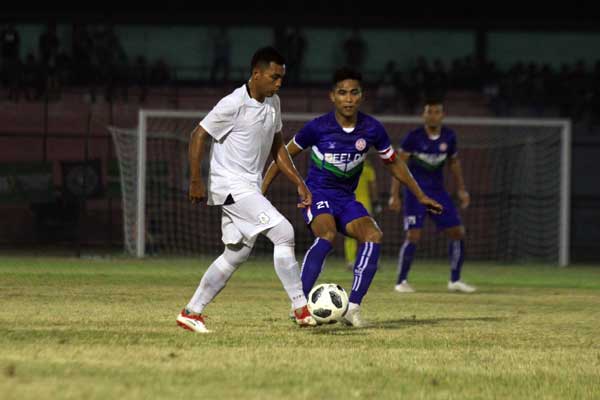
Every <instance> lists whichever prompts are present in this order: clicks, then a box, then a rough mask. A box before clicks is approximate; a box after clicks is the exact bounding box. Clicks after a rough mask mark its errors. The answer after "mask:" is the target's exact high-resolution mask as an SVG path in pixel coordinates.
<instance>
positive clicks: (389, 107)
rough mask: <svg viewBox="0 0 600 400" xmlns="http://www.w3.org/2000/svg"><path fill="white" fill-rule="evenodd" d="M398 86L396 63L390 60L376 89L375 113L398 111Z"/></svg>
mask: <svg viewBox="0 0 600 400" xmlns="http://www.w3.org/2000/svg"><path fill="white" fill-rule="evenodd" d="M398 86H399V85H398V71H397V70H396V63H395V62H394V61H393V60H389V61H388V62H387V63H386V65H385V69H384V70H383V73H382V75H381V78H380V80H379V82H378V84H377V89H376V91H375V109H374V111H375V113H384V112H387V111H390V112H393V113H396V112H398V89H399V88H398Z"/></svg>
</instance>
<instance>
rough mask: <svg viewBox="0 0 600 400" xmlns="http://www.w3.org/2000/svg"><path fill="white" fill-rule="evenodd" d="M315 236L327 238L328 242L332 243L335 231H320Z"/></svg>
mask: <svg viewBox="0 0 600 400" xmlns="http://www.w3.org/2000/svg"><path fill="white" fill-rule="evenodd" d="M317 236H318V237H320V238H321V239H325V240H327V241H328V242H329V243H333V241H334V240H335V232H334V231H325V232H321V233H319V234H318V235H317Z"/></svg>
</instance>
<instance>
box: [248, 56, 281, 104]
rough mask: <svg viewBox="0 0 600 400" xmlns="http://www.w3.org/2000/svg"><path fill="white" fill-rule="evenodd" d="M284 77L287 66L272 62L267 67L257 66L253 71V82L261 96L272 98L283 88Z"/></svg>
mask: <svg viewBox="0 0 600 400" xmlns="http://www.w3.org/2000/svg"><path fill="white" fill-rule="evenodd" d="M284 75H285V65H279V64H276V63H274V62H273V61H271V62H270V63H269V65H268V66H267V67H264V66H263V67H261V66H260V65H259V66H256V67H255V68H254V70H253V71H252V80H253V81H254V83H255V85H256V88H257V89H258V91H259V92H260V93H259V94H260V95H262V96H265V97H271V96H273V95H274V94H275V93H277V92H278V91H279V88H281V84H282V83H283V77H284Z"/></svg>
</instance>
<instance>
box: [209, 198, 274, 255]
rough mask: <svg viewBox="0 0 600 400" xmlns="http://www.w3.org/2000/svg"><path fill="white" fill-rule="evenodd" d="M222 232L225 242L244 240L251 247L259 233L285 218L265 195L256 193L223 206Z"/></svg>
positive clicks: (235, 242) (233, 242) (234, 242)
mask: <svg viewBox="0 0 600 400" xmlns="http://www.w3.org/2000/svg"><path fill="white" fill-rule="evenodd" d="M221 209H222V211H223V215H222V217H221V232H222V234H223V236H222V240H223V243H224V244H226V245H227V244H238V243H241V242H243V243H244V244H246V245H247V246H249V247H253V246H254V242H255V241H256V238H257V236H258V234H259V233H261V232H264V231H265V230H267V229H269V228H272V227H274V226H275V225H277V224H279V223H280V222H281V221H282V220H284V219H285V217H284V216H283V215H281V213H280V212H279V211H277V209H276V208H275V207H274V206H273V204H271V202H270V201H269V200H267V199H266V198H265V197H264V196H263V195H261V194H259V193H254V194H251V195H249V196H246V197H244V198H242V199H241V200H239V201H236V202H235V203H233V204H229V205H223V206H222V207H221Z"/></svg>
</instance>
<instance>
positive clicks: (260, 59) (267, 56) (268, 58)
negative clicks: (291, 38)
mask: <svg viewBox="0 0 600 400" xmlns="http://www.w3.org/2000/svg"><path fill="white" fill-rule="evenodd" d="M271 62H274V63H275V64H278V65H285V58H283V56H282V55H281V53H280V52H279V51H277V49H276V48H275V47H273V46H267V47H261V48H260V49H258V50H256V52H255V53H254V55H253V56H252V62H251V63H250V66H251V67H252V69H254V67H256V66H260V67H261V68H266V67H268V66H269V64H270V63H271Z"/></svg>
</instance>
